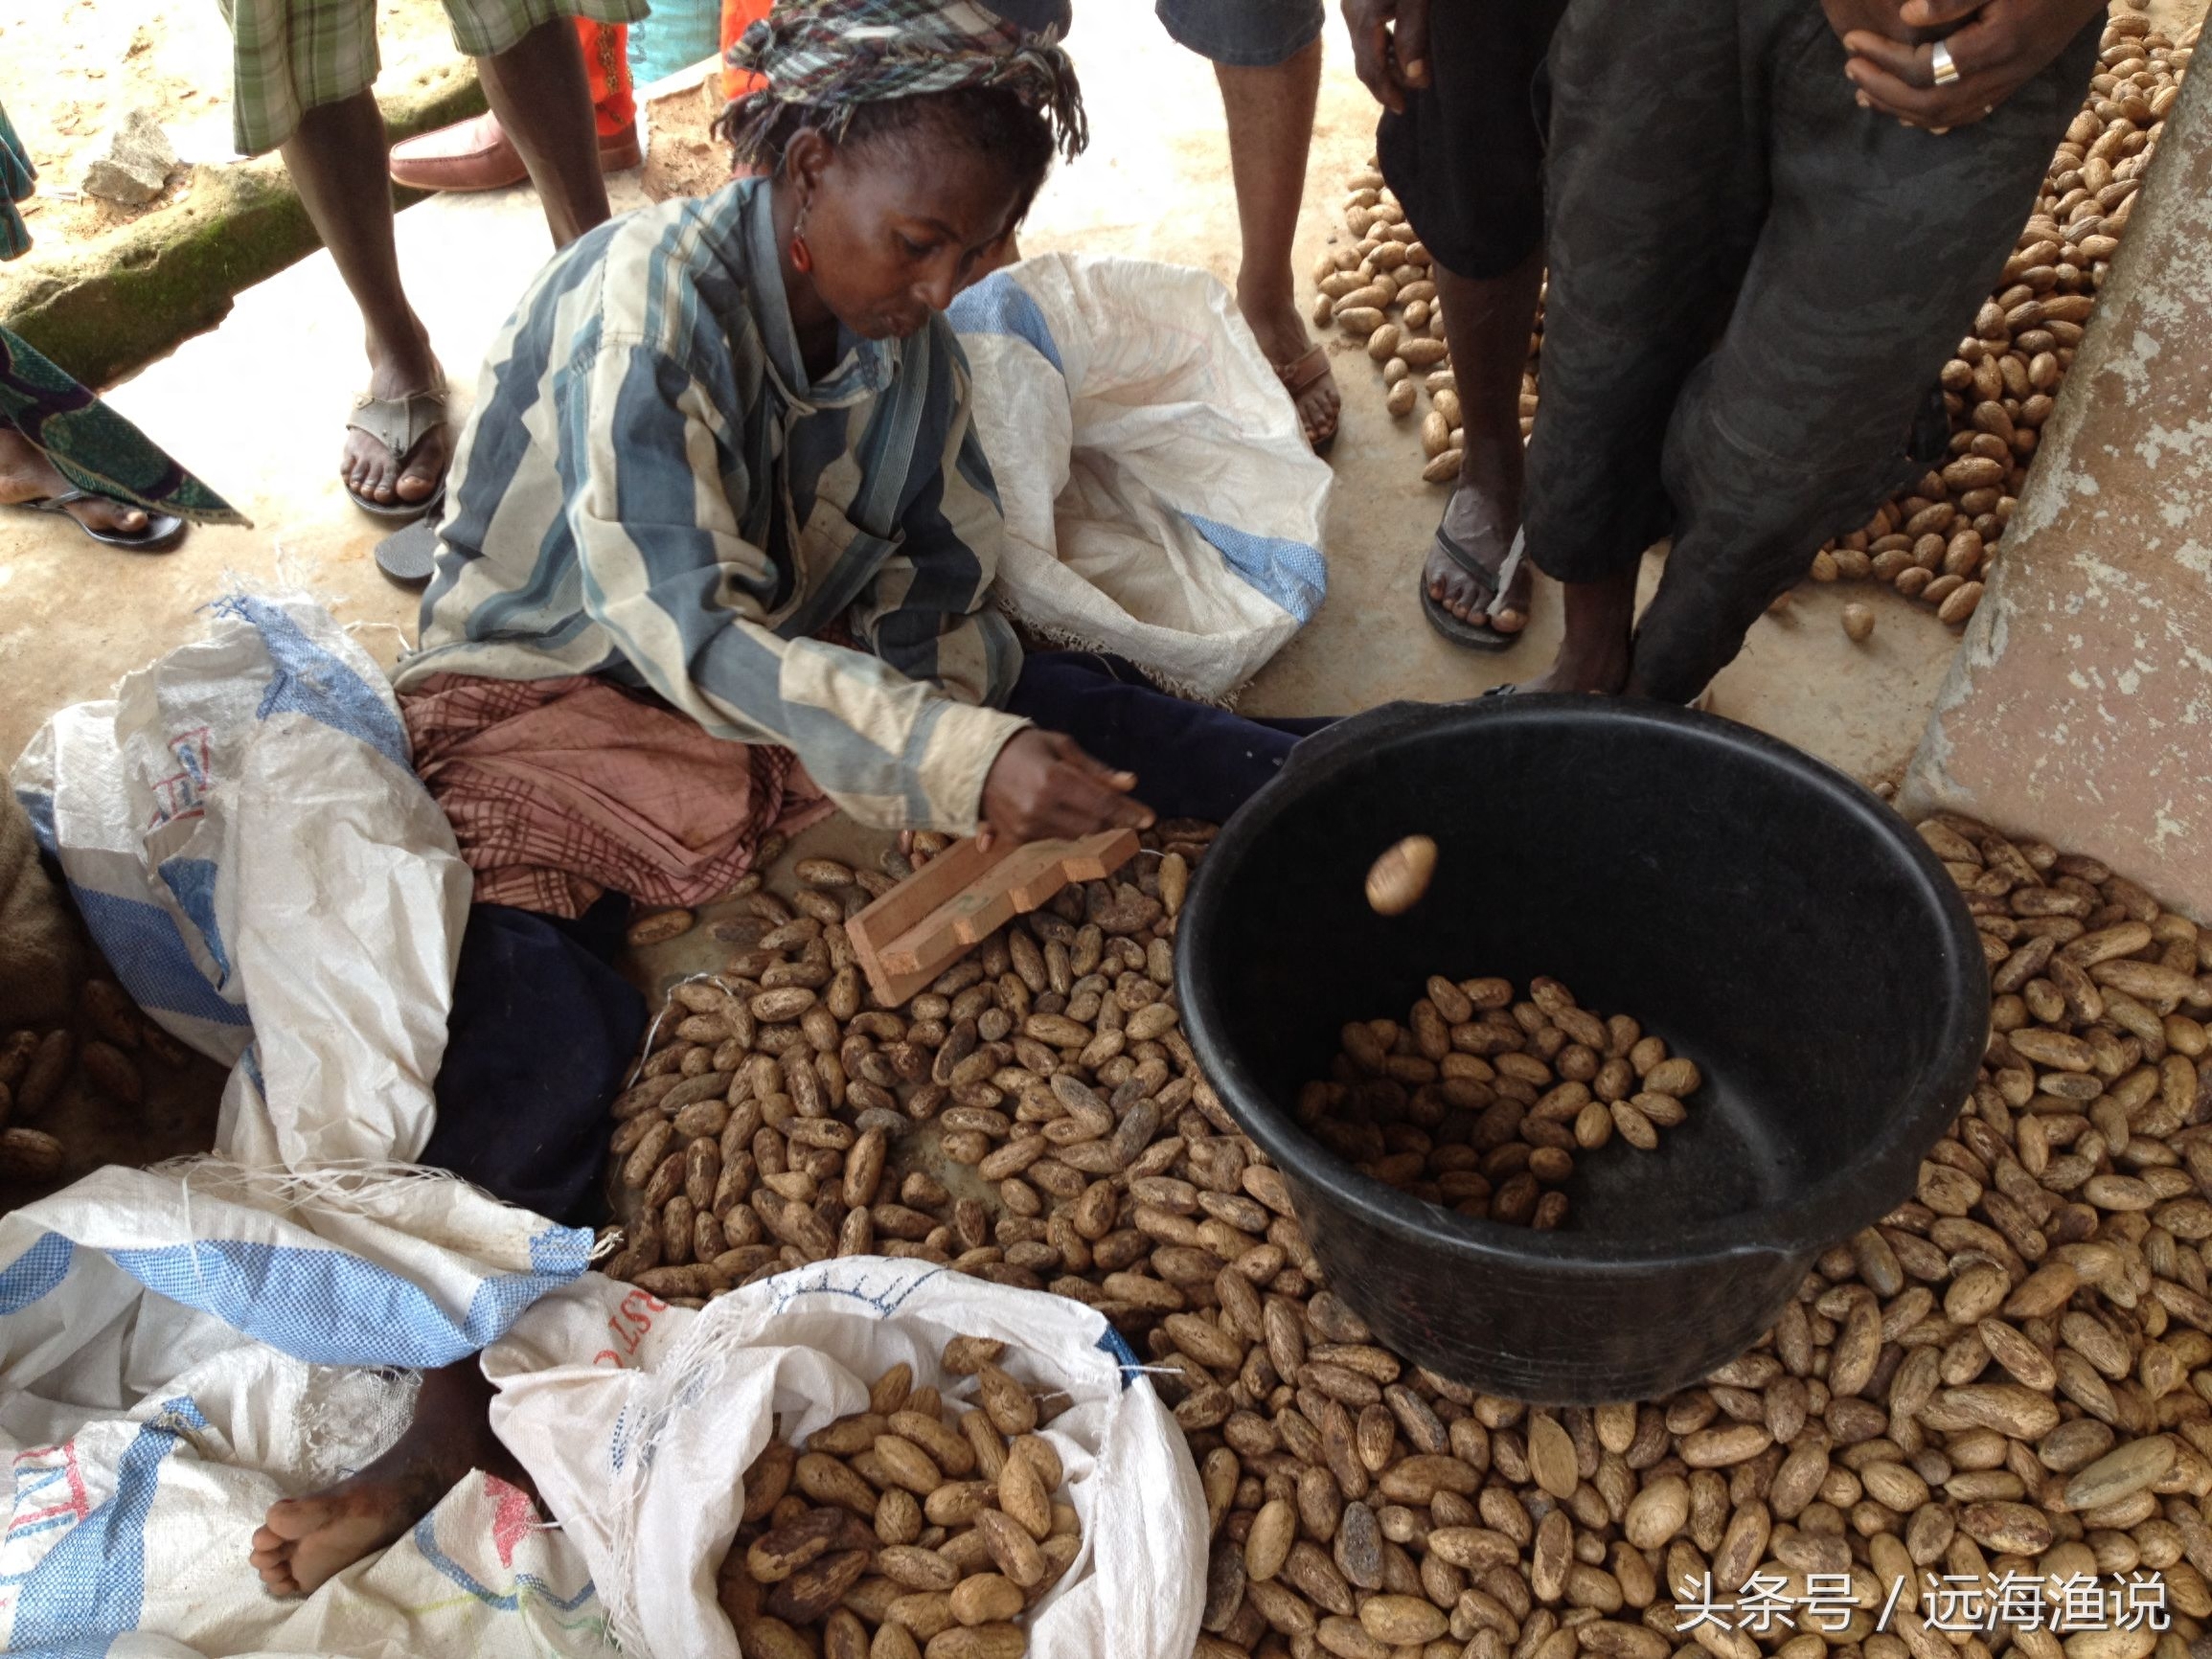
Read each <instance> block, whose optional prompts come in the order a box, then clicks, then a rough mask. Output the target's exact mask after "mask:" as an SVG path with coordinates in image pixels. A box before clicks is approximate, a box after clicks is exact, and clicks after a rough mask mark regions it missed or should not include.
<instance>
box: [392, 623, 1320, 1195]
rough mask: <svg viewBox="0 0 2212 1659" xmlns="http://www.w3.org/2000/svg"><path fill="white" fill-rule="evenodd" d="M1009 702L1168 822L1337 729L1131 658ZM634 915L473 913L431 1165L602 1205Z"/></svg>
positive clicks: (634, 1018)
mask: <svg viewBox="0 0 2212 1659" xmlns="http://www.w3.org/2000/svg"><path fill="white" fill-rule="evenodd" d="M1008 707H1009V709H1010V710H1011V711H1012V712H1013V713H1015V714H1018V715H1023V716H1027V717H1028V718H1030V719H1032V720H1034V721H1036V722H1037V724H1038V725H1039V726H1043V727H1046V728H1047V729H1049V730H1052V731H1056V732H1063V733H1065V734H1066V735H1067V736H1069V737H1071V738H1073V739H1075V740H1076V741H1077V742H1078V743H1080V744H1081V745H1082V746H1083V749H1084V750H1085V751H1087V752H1088V753H1089V754H1091V755H1092V756H1094V757H1096V758H1097V759H1098V760H1100V761H1105V762H1106V764H1108V765H1110V766H1114V767H1117V768H1121V769H1124V770H1127V771H1131V772H1134V773H1136V774H1137V779H1138V783H1137V794H1138V796H1139V797H1140V798H1141V799H1142V800H1143V801H1144V802H1145V803H1146V804H1147V805H1148V806H1150V807H1152V809H1153V810H1154V811H1156V812H1158V813H1159V814H1160V815H1161V816H1162V817H1163V818H1203V819H1207V820H1211V821H1219V820H1220V819H1223V818H1226V817H1227V816H1228V815H1229V814H1230V813H1232V812H1234V811H1235V810H1236V809H1237V808H1238V807H1241V806H1243V803H1244V802H1245V801H1246V800H1247V799H1248V798H1249V797H1250V796H1251V795H1252V794H1253V793H1255V792H1256V791H1257V790H1258V789H1259V788H1260V786H1261V785H1262V784H1265V783H1266V781H1267V780H1268V779H1269V778H1272V777H1273V776H1274V775H1275V772H1276V770H1277V769H1278V768H1279V767H1281V765H1282V764H1283V761H1284V760H1285V759H1286V758H1287V757H1288V755H1289V753H1290V749H1291V747H1292V745H1293V744H1295V743H1296V742H1297V740H1298V739H1299V738H1300V737H1303V736H1304V735H1305V734H1307V733H1308V732H1311V731H1315V730H1318V729H1319V728H1320V727H1322V726H1325V725H1327V724H1328V721H1326V720H1247V719H1243V718H1242V717H1240V716H1236V715H1232V714H1229V713H1227V712H1226V711H1225V710H1221V709H1216V708H1211V707H1209V706H1207V705H1206V704H1203V703H1192V702H1186V701H1184V700H1183V699H1182V698H1180V697H1173V696H1169V695H1167V694H1166V693H1161V692H1157V691H1154V690H1153V689H1152V687H1151V686H1150V685H1148V684H1146V683H1145V681H1144V679H1143V677H1142V676H1141V675H1139V674H1138V673H1137V671H1136V670H1135V669H1134V668H1133V667H1132V666H1131V665H1129V664H1128V663H1126V662H1123V661H1121V660H1120V659H1119V658H1115V657H1108V656H1103V655H1098V654H1094V653H1091V652H1079V651H1048V652H1044V653H1041V654H1038V655H1033V656H1032V657H1030V658H1029V660H1028V661H1027V662H1026V663H1024V664H1023V666H1022V671H1021V679H1020V682H1019V683H1018V684H1017V685H1016V687H1015V693H1014V695H1013V697H1012V699H1011V700H1010V702H1009V704H1008ZM628 914H629V900H628V899H627V898H624V897H623V896H622V895H620V894H614V893H610V894H607V895H606V896H605V897H604V898H601V899H600V901H599V902H598V903H597V904H596V905H594V906H593V907H592V908H591V909H590V910H589V911H588V912H586V913H585V914H584V915H583V916H582V917H580V918H578V919H577V920H574V921H564V920H559V919H557V918H555V917H550V916H539V915H536V914H535V913H534V912H531V911H527V910H515V909H513V908H511V907H509V906H507V905H501V904H478V905H475V906H472V907H471V908H470V910H469V912H468V926H467V932H466V933H464V934H463V935H462V939H461V961H460V966H459V968H458V969H457V970H456V972H455V974H454V980H453V1011H452V1014H451V1016H450V1018H449V1020H448V1022H447V1027H446V1037H445V1064H444V1065H443V1066H442V1067H441V1068H440V1070H439V1073H438V1085H437V1093H438V1126H437V1127H436V1128H435V1129H434V1130H433V1131H432V1132H431V1135H430V1143H429V1145H428V1146H427V1147H425V1148H423V1150H422V1162H423V1163H425V1164H429V1165H433V1166H435V1167H437V1168H440V1169H445V1170H452V1171H453V1172H454V1173H455V1174H457V1175H462V1176H465V1177H466V1178H467V1179H468V1180H470V1181H473V1182H474V1183H475V1184H476V1185H477V1186H479V1187H482V1188H484V1189H485V1190H486V1191H487V1192H490V1193H494V1194H496V1195H497V1196H499V1197H501V1198H505V1199H507V1200H508V1201H509V1202H511V1203H514V1204H519V1205H522V1206H523V1207H524V1208H526V1209H531V1210H536V1212H538V1214H540V1215H543V1216H551V1217H553V1218H554V1219H555V1220H557V1221H565V1222H568V1223H570V1224H571V1225H575V1226H588V1225H591V1224H594V1223H596V1222H597V1221H599V1220H600V1219H602V1218H603V1217H604V1215H605V1201H604V1192H603V1189H602V1186H601V1180H600V1175H601V1170H602V1168H603V1167H604V1162H605V1158H606V1143H607V1135H608V1132H609V1125H608V1123H607V1118H606V1111H607V1107H608V1105H609V1104H610V1103H611V1102H612V1101H613V1100H614V1097H615V1095H616V1094H617V1093H619V1092H620V1091H621V1088H622V1086H623V1084H624V1083H625V1082H626V1081H627V1079H628V1072H629V1067H630V1065H631V1064H632V1062H633V1060H634V1058H635V1057H636V1054H637V1047H638V1043H639V1040H640V1039H641V1038H642V1037H643V1036H644V1035H645V1029H646V1020H647V1012H646V1002H645V998H644V997H643V996H642V995H640V994H639V992H638V990H637V989H636V988H635V987H634V986H632V985H631V984H630V983H629V981H628V980H627V979H625V978H624V977H623V976H622V975H621V973H619V972H618V971H616V969H615V967H614V966H613V965H614V960H615V957H616V955H617V953H618V952H619V951H620V950H621V949H622V945H623V932H624V927H625V924H626V922H627V920H628Z"/></svg>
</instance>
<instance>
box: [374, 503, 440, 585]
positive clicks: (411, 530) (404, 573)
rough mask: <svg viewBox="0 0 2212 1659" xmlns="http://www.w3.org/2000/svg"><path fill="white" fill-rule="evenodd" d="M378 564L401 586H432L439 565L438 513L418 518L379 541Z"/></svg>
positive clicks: (377, 544)
mask: <svg viewBox="0 0 2212 1659" xmlns="http://www.w3.org/2000/svg"><path fill="white" fill-rule="evenodd" d="M376 568H377V569H378V570H380V571H382V572H383V573H384V575H385V577H386V578H387V579H388V580H392V581H395V582H398V583H399V585H400V586H401V587H411V588H422V587H428V586H429V585H430V578H431V577H432V576H433V575H434V574H435V573H436V571H437V568H438V516H437V514H435V513H432V514H429V515H427V516H425V517H422V518H418V519H417V520H416V521H415V522H414V523H413V524H410V525H409V526H407V528H406V529H404V530H401V531H397V532H395V533H394V534H390V535H387V536H386V537H384V539H383V540H382V541H379V542H378V543H376Z"/></svg>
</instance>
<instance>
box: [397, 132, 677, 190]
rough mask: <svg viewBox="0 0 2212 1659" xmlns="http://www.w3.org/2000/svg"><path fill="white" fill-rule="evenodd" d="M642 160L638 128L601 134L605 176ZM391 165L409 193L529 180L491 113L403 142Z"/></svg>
mask: <svg viewBox="0 0 2212 1659" xmlns="http://www.w3.org/2000/svg"><path fill="white" fill-rule="evenodd" d="M643 159H644V157H643V156H642V155H641V153H640V151H639V148H638V142H637V128H635V127H634V126H626V127H624V128H623V129H622V130H621V131H620V132H617V133H602V134H601V135H600V139H599V166H600V170H601V171H602V172H618V171H620V170H622V169H624V168H628V167H636V166H637V165H638V164H639V163H640V162H641V161H642V160H643ZM391 166H392V182H393V183H394V184H401V185H405V186H407V187H408V188H409V189H410V190H447V191H471V190H505V189H506V188H507V187H508V186H509V185H511V184H520V183H521V182H522V181H523V180H524V179H526V178H528V177H529V176H530V170H529V169H528V168H526V167H524V166H523V165H522V155H521V152H520V151H518V150H517V149H516V148H514V145H513V142H512V141H511V140H510V139H509V138H508V136H507V134H506V132H505V131H504V130H503V129H502V128H501V126H500V125H499V118H498V117H497V116H496V115H492V114H490V112H487V113H485V114H483V115H479V116H475V117H473V118H471V119H470V120H467V121H459V122H455V123H454V124H453V125H451V126H442V127H440V128H439V129H438V130H437V131H435V132H424V133H419V134H418V135H416V136H415V137H413V138H410V139H404V140H402V141H401V142H399V144H396V145H394V146H393V147H392V163H391Z"/></svg>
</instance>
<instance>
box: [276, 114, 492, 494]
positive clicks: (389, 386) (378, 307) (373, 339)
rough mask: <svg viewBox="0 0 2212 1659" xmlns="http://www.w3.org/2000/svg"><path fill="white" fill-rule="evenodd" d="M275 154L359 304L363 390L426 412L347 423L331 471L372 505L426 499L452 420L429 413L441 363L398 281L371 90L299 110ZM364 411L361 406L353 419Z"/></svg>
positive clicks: (440, 477)
mask: <svg viewBox="0 0 2212 1659" xmlns="http://www.w3.org/2000/svg"><path fill="white" fill-rule="evenodd" d="M283 154H284V158H285V170H286V171H287V172H289V173H290V174H291V177H292V183H293V185H294V187H295V188H296V189H297V190H298V191H299V193H300V200H301V202H302V204H303V205H305V206H306V208H307V210H308V219H309V220H310V221H311V222H312V223H313V225H314V227H315V234H316V235H317V236H318V237H320V238H321V239H322V242H323V246H325V247H326V248H328V249H330V251H331V261H332V262H333V263H334V264H336V265H337V267H338V275H339V277H340V278H341V279H343V280H344V282H345V284H346V291H347V292H348V293H350V294H352V295H353V303H354V304H355V305H356V306H358V307H360V308H361V322H362V326H363V330H364V333H365V336H366V345H367V349H368V354H369V393H368V395H369V397H370V398H372V399H375V400H376V402H378V403H384V404H391V405H395V406H397V407H399V408H400V409H404V410H409V411H416V412H419V413H420V415H421V417H422V420H426V421H428V424H427V425H426V427H425V429H422V430H421V431H420V432H419V433H418V432H417V431H416V423H415V422H408V423H406V424H404V425H403V426H402V427H399V428H393V429H386V430H381V431H378V430H372V429H370V428H369V427H367V426H363V425H349V426H348V427H347V429H346V446H345V451H344V456H343V460H342V462H341V465H340V467H339V475H340V476H341V477H342V478H343V479H344V480H345V484H346V488H347V489H350V490H351V491H352V492H353V494H354V495H355V496H356V497H360V498H365V500H366V501H368V502H370V503H374V504H376V505H378V506H382V507H387V508H399V507H411V506H416V505H419V504H421V503H423V502H426V501H429V500H430V499H432V498H433V497H434V496H436V495H437V493H438V492H439V490H440V489H443V488H444V486H445V464H446V463H447V461H449V460H450V459H451V457H452V451H453V429H452V427H451V426H450V425H448V424H447V423H446V422H445V420H443V419H437V420H429V417H430V415H431V414H432V413H433V412H434V411H435V410H437V409H438V408H439V407H441V406H442V405H443V402H444V399H445V370H444V369H443V368H441V367H440V366H439V362H438V357H437V354H436V353H435V352H432V351H431V349H430V330H427V329H425V328H424V327H423V326H422V318H420V317H418V316H417V315H416V314H415V308H414V307H413V306H411V305H409V304H408V302H407V293H406V290H405V288H404V287H403V286H401V284H400V282H399V246H398V244H397V242H396V241H395V239H394V236H393V225H392V187H391V184H390V182H389V181H388V180H387V179H386V177H385V172H384V168H385V135H384V117H383V113H382V112H381V111H380V110H379V109H378V108H377V107H376V94H375V93H373V92H370V91H368V90H367V89H366V88H364V89H363V90H361V91H359V92H356V93H353V95H351V96H350V97H347V98H344V99H341V100H339V101H337V102H330V103H322V104H317V105H314V106H312V107H310V108H308V109H307V110H306V111H305V112H304V113H303V114H302V115H301V116H300V118H299V125H298V126H297V127H296V128H295V129H294V130H293V131H292V133H291V134H290V136H289V137H287V138H285V141H284V144H283ZM370 413H371V411H368V410H363V411H362V412H361V416H360V417H357V419H358V418H366V417H368V416H369V415H370ZM409 435H412V436H413V441H412V442H411V443H410V442H409V441H408V439H409Z"/></svg>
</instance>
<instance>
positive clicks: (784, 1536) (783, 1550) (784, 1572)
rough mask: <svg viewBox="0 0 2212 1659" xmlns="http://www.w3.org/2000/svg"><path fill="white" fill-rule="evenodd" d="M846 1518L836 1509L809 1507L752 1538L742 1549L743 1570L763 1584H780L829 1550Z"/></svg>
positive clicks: (838, 1535)
mask: <svg viewBox="0 0 2212 1659" xmlns="http://www.w3.org/2000/svg"><path fill="white" fill-rule="evenodd" d="M848 1518H849V1517H848V1516H847V1515H846V1513H845V1511H842V1510H837V1509H819V1510H809V1511H806V1513H804V1514H802V1515H801V1516H799V1518H798V1519H796V1520H793V1521H789V1522H787V1523H786V1524H785V1525H783V1526H780V1527H777V1528H774V1529H773V1530H772V1531H770V1532H768V1533H766V1534H764V1535H762V1536H761V1537H759V1538H756V1539H755V1540H754V1541H753V1545H752V1548H750V1549H748V1550H747V1551H746V1552H745V1571H746V1572H748V1573H750V1574H752V1576H753V1577H754V1579H756V1580H758V1581H759V1582H761V1583H763V1584H780V1583H782V1582H783V1581H784V1580H785V1579H788V1578H789V1577H790V1576H791V1575H792V1574H793V1573H796V1572H797V1571H798V1570H799V1569H800V1568H801V1567H804V1566H805V1565H807V1563H808V1562H810V1561H812V1560H816V1559H818V1558H819V1557H822V1556H824V1555H826V1554H828V1553H829V1550H830V1546H831V1545H832V1544H833V1543H835V1542H836V1541H837V1540H838V1539H839V1538H841V1537H843V1536H844V1535H845V1523H846V1521H847V1519H848Z"/></svg>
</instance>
